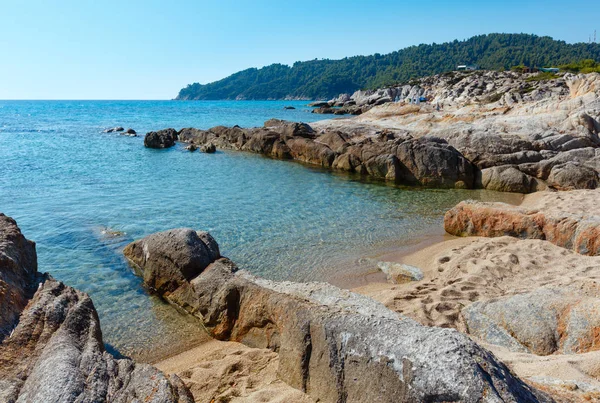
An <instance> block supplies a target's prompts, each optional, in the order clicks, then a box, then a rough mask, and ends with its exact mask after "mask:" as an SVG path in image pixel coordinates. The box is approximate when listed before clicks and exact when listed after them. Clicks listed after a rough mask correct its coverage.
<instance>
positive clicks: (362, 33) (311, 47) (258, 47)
mask: <svg viewBox="0 0 600 403" xmlns="http://www.w3.org/2000/svg"><path fill="white" fill-rule="evenodd" d="M571 4H573V6H571ZM598 10H599V9H598V0H589V1H588V0H579V1H577V2H576V3H569V2H567V3H565V2H564V1H557V0H546V1H538V0H536V1H532V0H529V1H527V0H519V1H513V0H504V1H493V2H492V1H487V0H484V1H471V0H462V1H459V0H455V1H419V0H415V1H410V2H408V1H399V0H396V1H383V0H382V1H376V0H374V1H369V0H360V1H355V0H346V1H327V0H319V1H313V0H303V1H293V0H292V1H286V0H278V1H261V0H254V1H245V0H237V1H230V0H219V1H201V0H170V1H157V0H146V1H141V0H119V1H114V0H105V1H99V0H78V1H61V0H56V1H48V0H38V1H29V0H0V55H1V57H0V99H170V98H173V97H175V96H176V95H177V92H178V91H179V89H180V88H181V87H183V86H185V85H186V84H188V83H192V82H200V83H207V82H211V81H214V80H218V79H220V78H223V77H226V76H227V75H229V74H231V73H234V72H236V71H239V70H242V69H245V68H248V67H261V66H265V65H268V64H271V63H274V62H281V63H286V64H291V63H293V62H295V61H298V60H309V59H315V58H332V59H337V58H342V57H345V56H353V55H359V54H361V55H362V54H372V53H388V52H391V51H394V50H398V49H400V48H403V47H406V46H409V45H414V44H419V43H432V42H437V43H441V42H446V41H450V40H454V39H466V38H468V37H470V36H473V35H477V34H483V33H491V32H510V33H515V32H525V33H535V34H538V35H549V36H552V37H554V38H556V39H562V40H565V41H567V42H587V40H588V37H589V35H590V34H591V33H593V31H594V29H598V30H599V31H600V18H599V17H600V11H598Z"/></svg>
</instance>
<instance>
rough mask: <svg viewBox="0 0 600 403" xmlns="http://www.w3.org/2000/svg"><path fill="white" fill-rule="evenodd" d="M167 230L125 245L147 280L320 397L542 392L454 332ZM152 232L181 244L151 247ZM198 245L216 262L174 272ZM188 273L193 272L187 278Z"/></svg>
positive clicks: (520, 396)
mask: <svg viewBox="0 0 600 403" xmlns="http://www.w3.org/2000/svg"><path fill="white" fill-rule="evenodd" d="M192 232H193V231H192ZM170 233H171V234H172V233H176V234H181V233H188V234H189V233H190V230H175V232H167V233H161V234H156V235H153V236H151V237H150V238H147V239H143V240H140V241H136V242H134V243H133V244H132V245H130V246H128V247H127V249H126V251H125V254H126V256H127V257H128V258H129V259H130V260H131V261H132V262H133V263H134V264H135V265H136V266H137V267H138V269H139V270H140V271H141V272H142V273H143V276H144V278H147V277H148V276H147V275H146V274H145V271H146V270H148V271H150V272H151V273H152V275H151V276H149V278H151V279H153V280H152V281H153V282H152V283H151V284H150V286H152V284H156V282H157V281H156V277H157V276H158V277H164V278H162V279H161V280H160V281H159V282H160V283H162V284H172V285H173V286H176V287H177V288H175V289H173V288H169V292H167V293H165V294H163V297H164V298H165V299H166V300H168V301H169V302H170V303H172V304H175V305H177V306H179V307H180V308H182V309H184V310H186V311H187V312H189V313H190V314H192V315H195V316H196V317H198V318H200V319H201V320H202V321H203V322H204V325H205V326H206V328H207V329H208V330H209V331H210V333H211V334H212V335H213V336H214V337H216V338H218V339H220V340H232V341H239V342H242V343H244V344H246V345H248V346H250V347H256V348H269V349H271V350H273V351H276V352H277V353H278V354H279V368H278V375H279V377H280V378H281V379H282V380H283V381H285V382H286V383H287V384H289V385H291V386H293V387H295V388H297V389H300V390H302V391H305V392H306V393H307V394H308V395H310V396H311V397H313V398H315V399H319V401H323V402H341V401H353V402H354V401H356V402H358V401H361V402H362V401H364V402H367V401H378V402H409V401H410V402H412V401H439V400H443V401H461V402H497V401H506V402H535V401H542V400H545V399H546V398H545V397H544V396H542V395H540V394H539V393H538V392H536V391H534V390H532V389H530V388H529V387H528V386H526V385H525V384H524V383H523V382H521V381H520V380H519V379H517V378H515V377H514V376H513V375H512V374H511V373H510V371H509V370H508V368H506V367H505V366H504V365H503V364H502V363H500V362H499V361H497V360H496V359H495V358H494V356H493V355H492V354H491V353H489V352H487V351H486V350H484V349H482V348H480V347H479V346H478V345H477V344H475V343H474V342H473V341H471V340H470V339H469V338H467V337H465V336H463V335H461V334H460V333H458V332H457V331H454V330H448V329H438V328H428V327H424V326H422V325H419V324H417V323H416V322H414V321H412V320H410V319H408V318H405V317H403V316H400V315H397V314H395V313H393V312H391V311H389V310H388V309H386V308H385V307H384V306H382V305H380V304H379V303H376V302H375V301H373V300H371V299H369V298H366V297H361V296H359V295H356V294H353V293H350V292H348V291H343V290H340V289H338V288H335V287H333V286H331V285H328V284H322V283H310V284H296V283H290V282H280V283H277V282H271V281H266V280H262V279H258V278H255V277H253V276H251V275H249V274H248V273H246V272H244V271H238V269H237V267H236V266H235V265H234V264H233V263H232V262H231V261H229V260H228V259H225V258H219V259H216V258H217V254H216V253H214V250H215V247H212V249H213V253H211V252H209V250H210V249H211V247H209V245H212V242H213V241H212V240H208V241H206V240H204V239H194V240H193V242H191V244H190V242H188V241H189V238H188V237H187V236H186V237H183V236H178V237H169V235H168V234H170ZM192 237H193V236H192ZM159 239H166V240H168V241H169V242H171V241H176V240H180V244H179V245H178V247H177V248H168V249H162V248H160V249H156V250H153V248H152V247H151V246H154V245H156V246H158V245H159V244H160V242H157V240H159ZM172 246H175V245H172ZM196 248H199V249H202V250H204V254H203V256H205V257H209V256H212V257H213V258H215V259H216V260H214V261H213V262H212V263H211V264H210V265H208V266H207V267H206V268H204V269H203V270H202V271H201V272H199V273H197V271H198V268H199V267H200V266H201V265H200V266H194V267H195V269H194V270H193V271H191V272H190V271H186V273H183V272H182V273H179V274H177V273H176V272H177V271H178V270H179V267H189V266H188V262H189V261H190V260H191V256H190V257H185V256H180V255H179V254H180V251H186V250H196ZM139 251H143V252H142V255H143V254H146V255H148V256H155V257H154V258H151V259H148V258H145V259H146V260H145V261H146V262H150V264H149V265H147V264H145V263H144V258H143V257H140V252H139ZM157 254H158V255H160V254H163V255H164V256H163V257H162V258H159V257H157ZM177 256H180V258H182V259H183V260H182V261H181V262H179V261H178V260H177V259H179V258H177V259H175V258H176V257H177ZM140 263H141V264H140ZM190 273H197V274H196V275H195V277H193V278H191V279H190V278H189V277H190ZM172 278H175V281H173V280H172ZM367 374H368V375H367Z"/></svg>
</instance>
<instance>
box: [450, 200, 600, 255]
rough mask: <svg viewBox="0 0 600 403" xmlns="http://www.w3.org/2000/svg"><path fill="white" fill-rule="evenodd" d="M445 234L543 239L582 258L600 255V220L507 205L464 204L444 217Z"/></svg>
mask: <svg viewBox="0 0 600 403" xmlns="http://www.w3.org/2000/svg"><path fill="white" fill-rule="evenodd" d="M444 228H445V229H446V232H448V233H449V234H452V235H456V236H486V237H498V236H505V235H508V236H513V237H517V238H528V239H542V240H547V241H550V242H552V243H553V244H555V245H558V246H562V247H565V248H568V249H572V250H574V251H576V252H578V253H581V254H583V255H592V256H595V255H599V254H600V220H599V219H598V217H597V216H589V217H586V216H581V215H580V216H578V215H569V214H564V213H563V214H561V213H560V212H544V211H538V210H536V209H529V208H525V207H515V206H511V205H508V204H505V203H483V202H477V201H464V202H461V203H459V204H458V205H457V206H456V207H454V208H452V209H451V210H449V211H448V212H447V213H446V215H445V216H444Z"/></svg>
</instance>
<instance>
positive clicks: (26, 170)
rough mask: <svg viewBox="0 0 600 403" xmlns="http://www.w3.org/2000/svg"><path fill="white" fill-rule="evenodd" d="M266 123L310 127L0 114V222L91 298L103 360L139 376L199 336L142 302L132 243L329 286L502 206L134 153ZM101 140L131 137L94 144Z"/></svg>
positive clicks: (269, 111) (63, 107) (159, 112)
mask: <svg viewBox="0 0 600 403" xmlns="http://www.w3.org/2000/svg"><path fill="white" fill-rule="evenodd" d="M286 106H293V107H295V109H284V107H286ZM271 118H278V119H286V120H292V121H302V122H307V123H310V122H311V121H315V120H317V119H323V116H322V115H315V114H311V113H310V108H309V107H308V106H307V102H306V101H0V212H2V213H4V214H6V215H8V216H11V217H13V218H15V219H16V220H17V222H18V224H19V226H20V228H21V230H22V231H23V233H24V234H25V236H26V237H27V238H28V239H31V240H34V241H35V242H36V244H37V253H38V262H39V271H42V272H48V273H50V275H52V276H53V277H54V278H56V279H57V280H60V281H63V282H64V283H66V284H67V285H70V286H73V287H75V288H77V289H79V290H81V291H84V292H86V293H88V294H89V295H90V296H91V297H92V299H93V301H94V304H95V307H96V309H97V310H98V314H99V317H100V321H101V326H102V331H103V337H104V341H105V343H106V347H107V349H108V350H109V351H111V352H114V353H115V354H119V355H123V356H130V357H132V358H136V359H138V360H142V361H148V362H152V361H155V360H157V359H159V358H161V357H164V356H166V355H169V354H172V353H175V352H178V351H182V350H183V349H185V348H188V347H190V346H192V345H194V344H197V343H200V342H202V341H203V340H206V337H207V336H206V333H205V330H204V329H203V328H202V326H201V325H200V323H199V321H197V320H196V319H194V318H190V317H189V316H186V315H184V314H182V313H180V312H179V311H177V310H176V309H175V308H173V307H171V306H170V305H168V304H166V303H164V301H162V300H161V299H160V298H157V297H156V296H154V295H151V294H150V293H148V291H147V290H146V289H144V287H143V286H142V283H141V281H140V279H139V278H138V277H136V275H135V274H134V272H133V270H132V269H131V268H130V266H129V265H128V263H127V261H126V260H125V259H124V257H123V254H122V250H123V247H124V246H125V245H127V244H128V243H129V242H131V241H133V240H135V239H139V238H141V237H144V236H146V235H149V234H152V233H154V232H157V231H164V230H167V229H171V228H178V227H190V228H194V229H197V230H206V231H209V232H210V233H211V234H212V235H213V236H214V238H215V239H216V240H217V242H218V243H219V246H220V249H221V254H222V255H224V256H227V257H229V258H230V259H232V260H233V261H234V262H236V263H237V265H238V266H239V267H240V268H242V269H245V270H248V271H249V272H251V273H253V274H255V275H258V276H262V277H266V278H269V279H273V280H291V281H330V282H334V283H336V281H338V280H339V279H340V278H346V279H348V278H351V277H352V276H359V275H361V273H364V272H368V271H373V270H376V264H375V263H376V259H375V257H376V256H377V255H378V254H380V253H381V252H382V251H386V250H387V251H389V250H393V249H394V248H401V247H403V246H406V245H409V244H411V243H414V241H415V240H416V239H423V238H427V237H428V236H432V235H439V234H441V233H443V229H442V222H443V215H444V212H445V211H446V210H447V209H449V208H451V207H452V206H454V205H455V204H456V203H458V202H459V201H461V200H465V199H478V200H498V199H501V198H502V195H501V194H498V193H494V192H488V191H482V190H471V191H469V190H435V189H423V188H410V187H400V186H391V185H389V184H385V183H381V182H373V181H367V180H364V179H363V178H359V177H356V176H352V175H348V174H342V173H337V172H331V171H326V170H323V169H319V168H316V167H312V166H308V165H305V164H300V163H296V162H289V161H279V160H274V159H269V158H265V157H262V156H259V155H256V154H251V153H246V152H235V151H220V150H219V151H218V152H217V153H216V154H203V153H200V152H195V153H191V152H188V151H186V150H184V147H183V146H182V145H176V146H175V147H173V148H171V149H166V150H154V149H147V148H145V147H144V145H143V137H144V134H145V133H146V132H148V131H152V130H159V129H163V128H168V127H173V128H175V129H181V128H184V127H196V128H199V129H208V128H210V127H213V126H217V125H226V126H233V125H239V126H242V127H254V126H262V125H263V123H264V122H265V121H266V120H268V119H271ZM115 126H123V127H125V128H133V129H134V130H136V131H137V132H138V134H139V136H138V137H128V136H123V135H121V134H119V133H103V131H104V130H105V129H107V128H110V127H115Z"/></svg>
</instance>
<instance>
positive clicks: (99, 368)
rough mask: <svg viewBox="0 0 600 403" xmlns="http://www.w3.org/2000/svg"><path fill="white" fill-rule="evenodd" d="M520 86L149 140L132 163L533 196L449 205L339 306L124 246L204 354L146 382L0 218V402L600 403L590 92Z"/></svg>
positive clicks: (598, 246)
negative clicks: (200, 161) (427, 230)
mask: <svg viewBox="0 0 600 403" xmlns="http://www.w3.org/2000/svg"><path fill="white" fill-rule="evenodd" d="M530 78H531V76H527V75H525V76H524V75H520V74H517V73H497V72H479V73H477V74H460V75H456V74H455V75H441V76H436V77H432V78H426V79H422V80H419V82H417V83H414V84H412V85H411V86H410V88H408V87H406V88H399V89H398V88H397V89H396V90H395V91H396V93H391V94H388V93H387V92H385V91H383V90H382V91H383V92H381V93H379V92H377V93H373V94H354V95H352V96H341V97H339V99H338V100H337V101H335V102H334V105H333V106H336V105H337V106H340V105H338V103H341V102H343V103H342V104H341V106H342V107H344V105H345V103H346V102H355V105H357V106H358V105H361V103H362V102H365V103H364V104H363V105H367V106H368V111H365V112H364V113H362V114H361V115H360V116H355V117H352V118H342V119H334V120H327V121H321V122H317V123H314V124H312V125H307V124H304V123H294V122H286V121H280V120H270V121H267V122H266V123H265V125H264V126H263V127H260V128H251V129H243V128H240V127H237V126H235V127H222V126H219V127H215V128H212V129H209V130H199V129H194V128H185V129H182V130H175V129H165V130H159V131H155V132H150V133H148V134H147V135H146V137H145V139H144V145H145V146H146V147H148V148H157V149H167V148H171V147H173V146H175V145H176V143H177V142H181V143H184V144H186V145H187V146H188V150H189V151H193V149H196V148H199V149H200V150H201V151H203V152H207V153H212V152H214V151H215V150H216V149H226V150H239V151H247V152H254V153H258V154H262V155H264V156H266V157H270V158H278V159H287V160H295V161H299V162H303V163H306V164H311V165H315V166H320V167H324V168H328V169H337V170H341V171H345V172H349V173H353V174H356V175H360V176H363V177H371V178H375V179H379V180H385V181H390V182H393V183H396V184H406V185H417V186H430V187H439V188H468V189H472V188H484V189H488V190H497V191H505V192H517V193H534V194H530V195H527V196H525V200H524V202H523V203H522V204H521V205H520V206H512V205H508V204H504V203H482V202H473V201H464V202H461V203H459V204H458V205H457V206H455V207H454V208H452V209H450V210H449V211H448V212H447V213H446V215H445V217H444V228H445V230H446V232H447V233H448V234H451V235H453V236H454V237H453V238H452V239H451V240H448V241H445V242H442V243H440V244H435V245H432V246H429V247H428V248H425V249H424V250H421V251H417V252H416V253H414V254H411V255H408V256H402V257H400V258H398V259H396V260H390V262H387V264H386V265H383V266H382V270H384V271H386V275H387V276H388V279H389V283H379V284H369V285H367V286H364V287H360V288H357V289H354V290H343V289H340V288H338V287H335V286H333V285H330V284H326V283H293V282H285V281H283V282H274V281H268V280H265V279H261V278H259V277H255V276H253V275H251V274H250V273H248V272H246V271H245V270H243V268H239V267H238V266H237V265H236V264H235V263H234V262H232V261H231V260H229V259H227V258H226V257H223V256H221V251H220V248H219V245H218V243H217V241H216V240H215V239H214V238H213V237H212V236H211V235H210V234H209V233H208V232H204V231H201V230H198V229H191V228H178V229H170V230H166V231H164V232H159V233H155V234H151V235H148V236H147V237H145V238H142V239H139V240H136V241H134V242H132V243H130V244H129V245H127V246H126V247H125V249H124V251H123V253H124V255H125V257H126V258H127V259H128V261H129V262H130V264H131V266H132V268H133V269H134V270H135V272H136V273H137V274H138V275H139V276H140V277H141V278H142V280H143V283H144V285H145V286H146V287H147V288H148V290H150V291H151V292H153V293H156V294H157V295H159V296H160V297H161V298H163V299H164V300H165V301H167V302H168V303H170V304H172V305H173V306H176V307H177V308H178V309H179V310H181V311H182V312H184V313H185V314H187V315H190V317H193V318H195V319H196V320H197V321H198V322H199V323H200V324H201V325H202V326H203V328H204V329H205V330H206V331H207V332H208V333H209V334H210V336H211V338H212V340H211V341H209V342H208V343H206V344H205V345H202V346H198V347H195V348H194V349H192V350H190V351H189V352H187V353H184V354H180V355H178V356H175V357H171V358H170V359H167V360H163V361H161V362H158V363H155V364H156V366H152V365H149V364H143V363H136V362H134V361H133V360H131V359H128V358H120V357H115V356H114V355H112V354H111V353H109V352H107V351H106V349H105V346H104V343H103V340H102V332H101V329H100V322H99V319H98V315H97V313H96V310H95V308H94V305H93V302H92V300H91V299H90V297H89V296H88V295H86V294H84V293H82V292H80V291H78V290H75V289H73V288H71V287H69V286H66V285H65V284H62V283H61V282H58V281H56V280H54V279H53V278H52V277H51V276H50V275H49V274H42V273H39V272H38V271H37V255H36V250H35V243H34V242H32V241H29V240H27V239H26V238H25V237H24V235H23V234H22V233H21V231H20V229H19V227H18V226H17V223H16V222H15V221H14V220H12V219H11V218H9V217H6V216H5V215H3V214H0V306H1V307H2V310H1V311H0V401H6V402H18V401H36V402H37V401H42V402H45V401H61V402H62V401H64V402H96V401H114V402H137V401H146V402H193V401H197V402H200V401H211V402H212V401H214V402H229V401H236V402H258V401H262V402H265V401H267V402H276V401H297V402H316V401H319V402H372V401H380V402H433V401H460V402H501V401H502V402H553V401H556V402H586V401H600V371H599V370H598V368H600V342H599V341H598V334H600V333H599V332H600V330H599V329H600V286H599V283H598V281H599V280H600V260H599V259H600V224H599V223H600V207H599V205H598V200H600V189H596V188H597V187H598V183H599V181H600V179H599V178H600V138H599V137H598V134H599V132H600V74H597V73H593V74H588V75H570V74H567V75H563V76H560V77H557V78H555V79H553V80H551V81H548V82H546V81H544V82H541V81H535V80H530ZM404 95H406V96H407V97H409V96H410V97H412V96H415V97H417V96H418V97H424V98H426V99H427V102H424V103H422V104H419V105H416V104H406V102H404V103H403V102H391V100H395V99H396V98H401V97H402V96H404ZM382 96H385V97H386V98H390V101H387V100H386V101H385V102H379V101H377V100H379V99H381V98H382ZM372 100H374V101H372ZM347 106H354V105H347ZM192 146H193V147H192Z"/></svg>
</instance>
